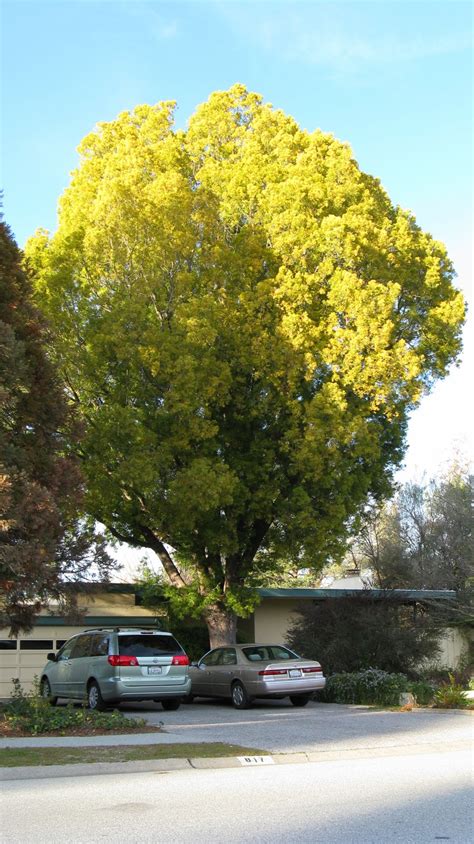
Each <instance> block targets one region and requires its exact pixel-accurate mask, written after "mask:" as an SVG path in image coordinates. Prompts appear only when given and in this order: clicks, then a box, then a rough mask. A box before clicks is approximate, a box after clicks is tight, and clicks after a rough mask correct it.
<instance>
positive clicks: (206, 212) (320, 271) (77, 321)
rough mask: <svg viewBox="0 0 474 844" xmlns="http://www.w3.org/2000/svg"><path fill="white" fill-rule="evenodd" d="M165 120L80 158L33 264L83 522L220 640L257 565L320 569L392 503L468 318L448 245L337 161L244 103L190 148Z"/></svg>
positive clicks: (206, 124) (234, 104)
mask: <svg viewBox="0 0 474 844" xmlns="http://www.w3.org/2000/svg"><path fill="white" fill-rule="evenodd" d="M173 110H174V103H170V102H165V103H159V104H158V105H156V106H147V105H143V106H138V107H137V108H135V109H134V111H132V112H125V113H123V114H121V115H119V117H118V118H117V120H115V121H112V122H110V123H102V124H99V125H98V126H97V128H96V130H95V131H94V132H93V133H92V134H90V135H88V136H87V137H86V138H85V139H84V140H83V141H82V143H81V145H80V147H79V152H80V156H81V160H80V165H79V167H78V169H77V170H76V171H75V172H74V173H73V176H72V180H71V184H70V186H69V188H68V189H67V190H66V192H65V193H64V195H63V197H62V199H61V202H60V216H59V226H58V230H57V232H56V234H55V235H54V236H53V237H51V238H49V236H48V235H47V233H45V232H41V231H40V232H39V233H37V235H36V237H35V238H33V239H32V240H31V241H30V243H29V246H28V256H29V260H30V263H31V265H32V266H33V267H34V269H35V272H36V289H37V295H38V297H39V300H40V302H41V305H42V307H43V308H44V309H45V311H46V312H47V314H48V316H49V319H50V320H51V323H52V325H53V326H54V329H55V332H56V356H57V360H58V362H59V364H60V366H61V368H62V372H63V374H64V378H65V381H66V383H67V385H68V389H69V393H70V396H71V400H73V401H75V402H76V403H77V405H78V408H79V411H80V413H81V415H82V417H83V420H84V432H85V433H84V440H83V443H82V451H81V457H82V461H83V465H84V471H85V473H86V476H87V480H88V487H89V507H90V512H91V513H92V514H93V515H94V516H95V517H96V518H97V519H99V520H100V521H102V522H104V523H105V524H106V525H107V526H108V527H109V528H110V529H111V531H112V532H113V533H114V534H115V535H116V536H117V537H119V538H121V539H123V540H126V541H127V542H131V543H132V544H134V545H137V546H147V547H150V548H153V549H154V550H155V551H157V552H158V554H159V555H160V557H161V560H162V562H163V565H164V567H165V570H166V572H167V575H168V577H169V579H170V581H171V583H172V584H173V585H174V586H177V587H182V590H183V591H181V592H180V594H181V595H183V596H184V595H186V596H187V600H188V605H189V606H190V607H193V608H194V609H195V611H196V612H197V611H203V612H204V616H205V617H206V618H207V620H208V623H209V624H210V625H211V641H219V640H226V639H227V640H228V639H229V638H231V636H232V630H233V613H234V612H235V611H237V612H244V611H245V608H246V606H247V607H248V603H247V604H246V603H245V598H244V596H245V592H244V591H243V589H244V587H245V586H246V585H248V584H249V583H251V580H252V570H253V566H254V561H255V560H256V557H257V558H258V565H259V571H260V572H261V570H262V565H265V564H268V565H271V564H272V560H273V559H275V558H278V556H280V559H281V555H282V553H284V554H286V555H292V556H293V557H295V558H296V557H297V558H298V559H300V560H301V564H302V565H303V564H304V565H312V566H314V567H317V566H319V565H321V562H322V561H323V560H326V559H327V557H328V555H335V554H337V553H338V550H339V547H340V543H341V539H342V538H343V537H344V533H345V530H346V529H347V525H348V524H349V522H350V520H351V519H352V518H353V517H354V516H355V515H356V514H357V513H358V511H359V510H360V508H361V506H362V505H363V503H364V502H365V500H366V499H367V496H368V495H375V496H380V495H383V494H384V493H386V492H387V491H388V487H389V481H390V477H391V473H392V472H393V469H394V467H396V466H397V464H398V463H399V461H400V459H401V457H402V453H403V445H404V435H405V427H406V421H407V414H408V412H409V411H410V410H411V409H412V408H413V407H414V406H415V405H416V403H417V401H418V400H419V398H420V396H421V394H422V392H423V390H424V389H425V388H426V387H429V385H430V384H431V383H432V381H433V380H434V379H436V378H438V377H441V376H443V375H444V374H445V373H446V370H447V367H448V365H449V364H450V362H451V361H453V360H454V359H455V358H456V355H457V354H458V352H459V348H460V339H459V336H460V329H461V324H462V321H463V314H464V303H463V300H462V297H461V295H460V293H459V292H457V291H456V290H455V289H454V287H453V285H452V279H453V275H454V272H453V267H452V265H451V263H450V261H449V259H448V257H447V255H446V251H445V249H444V247H443V245H442V244H440V243H438V242H436V241H434V240H433V239H432V238H431V237H430V235H429V234H425V233H424V232H423V231H421V229H420V228H419V227H418V226H417V224H416V222H415V220H414V218H413V217H412V216H411V215H410V214H409V213H406V212H404V211H402V210H400V209H399V208H396V207H394V206H393V205H392V204H391V202H390V200H389V198H388V196H387V194H386V193H385V192H384V190H383V188H382V187H381V186H380V183H379V182H378V181H377V180H376V179H374V178H372V177H370V176H368V175H366V174H364V173H362V172H361V171H360V169H359V167H358V165H357V163H356V161H355V160H354V159H353V157H352V153H351V150H350V148H349V147H348V146H347V145H346V144H342V143H340V142H339V141H338V140H336V139H335V138H334V137H332V136H331V135H328V134H324V133H323V132H320V131H316V132H313V133H309V132H307V131H303V130H301V129H300V128H299V126H298V125H297V123H296V122H295V121H294V120H293V119H292V118H291V117H289V116H287V115H286V114H284V113H283V112H282V111H279V110H276V109H274V108H273V107H272V106H271V105H269V104H266V103H264V102H263V101H262V98H261V97H260V96H259V95H257V94H253V93H249V92H248V91H247V90H246V89H245V88H244V87H243V86H242V85H236V86H234V87H233V88H231V89H230V90H229V91H224V92H216V93H214V94H212V96H211V97H210V98H209V100H208V101H207V102H206V103H204V104H203V105H201V106H200V107H199V108H198V109H197V110H196V113H195V114H194V115H193V116H192V118H191V119H190V121H189V125H188V128H187V130H186V131H177V130H175V129H174V127H173ZM170 547H171V548H172V549H174V552H173V551H170ZM219 630H220V632H219ZM213 631H214V632H213Z"/></svg>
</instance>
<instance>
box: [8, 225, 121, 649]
mask: <svg viewBox="0 0 474 844" xmlns="http://www.w3.org/2000/svg"><path fill="white" fill-rule="evenodd" d="M47 341H48V334H47V329H46V326H45V323H44V320H43V319H42V317H41V316H40V314H39V313H38V311H37V309H36V307H35V306H34V305H33V302H32V290H31V283H30V281H29V279H28V277H27V276H26V274H25V272H24V271H23V270H22V268H21V255H20V252H19V250H18V248H17V246H16V243H15V241H14V240H13V238H12V236H11V233H10V231H9V229H8V227H7V226H6V225H5V223H4V222H0V594H1V597H0V626H2V627H3V626H5V625H8V626H10V628H11V631H12V633H13V634H16V633H17V632H18V631H19V630H22V629H29V628H30V627H31V625H32V623H33V622H34V618H35V615H36V613H37V612H38V611H39V609H40V608H41V607H42V606H44V605H45V604H46V603H47V602H48V601H49V600H50V599H52V598H55V599H57V600H60V601H62V603H63V605H64V606H65V607H66V608H69V609H70V608H71V606H72V605H73V604H74V596H75V592H74V591H73V590H71V588H70V587H68V585H67V584H68V581H71V580H73V581H75V580H77V579H78V578H79V579H80V578H84V577H87V576H88V573H90V570H91V568H93V572H94V574H95V576H96V577H103V576H104V575H105V574H106V573H107V572H108V569H109V567H110V565H111V563H112V561H111V559H110V557H109V556H108V554H107V552H106V550H105V547H104V545H105V542H104V539H103V537H98V536H96V535H95V531H94V527H93V525H91V524H88V523H87V521H85V520H83V519H81V518H80V513H81V509H80V508H81V504H82V503H83V481H82V478H81V473H80V468H79V466H78V461H77V458H75V457H74V456H71V455H70V454H68V452H67V447H66V441H73V440H74V439H75V436H74V433H73V425H72V420H71V418H70V414H69V410H68V407H67V402H66V399H65V396H64V392H63V389H62V386H61V382H60V380H59V378H58V375H57V373H56V371H55V368H54V367H53V365H52V363H51V361H50V360H49V358H48V355H47V353H46V346H47Z"/></svg>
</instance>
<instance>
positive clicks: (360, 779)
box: [1, 751, 473, 844]
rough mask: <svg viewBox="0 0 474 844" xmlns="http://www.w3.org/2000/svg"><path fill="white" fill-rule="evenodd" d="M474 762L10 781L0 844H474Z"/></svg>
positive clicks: (387, 761)
mask: <svg viewBox="0 0 474 844" xmlns="http://www.w3.org/2000/svg"><path fill="white" fill-rule="evenodd" d="M470 764H471V758H470V753H469V752H468V751H458V752H445V753H425V754H421V755H417V754H413V755H411V754H410V753H409V752H408V754H407V755H404V756H396V757H391V756H388V757H384V758H376V759H374V758H372V759H370V758H369V759H366V758H363V757H361V758H358V759H355V760H352V761H351V762H350V764H348V763H347V762H345V761H328V762H317V763H312V764H306V765H294V764H290V765H284V766H278V765H266V766H262V767H254V768H252V767H247V768H238V769H235V768H234V769H225V770H193V771H189V770H182V771H169V772H167V773H163V772H160V773H146V774H145V773H139V774H122V775H117V776H114V777H112V776H105V777H104V776H90V777H65V778H62V779H48V778H42V779H37V778H36V777H35V775H34V774H32V778H31V779H28V780H23V781H18V782H13V781H10V782H4V783H3V785H2V790H3V798H2V816H1V822H2V823H1V826H2V838H1V840H2V844H44V842H46V841H47V842H48V844H70V842H74V844H89V842H91V844H92V842H94V844H95V842H98V841H99V842H107V844H108V843H109V842H110V844H116V842H121V841H126V842H127V844H148V842H150V844H151V842H153V844H156V842H160V844H187V842H192V844H221V842H223V841H230V842H232V844H244V842H245V844H253V842H255V844H256V842H259V844H266V842H268V844H270V842H271V844H286V843H287V842H291V844H300V842H301V844H306V842H308V844H309V842H312V844H318V842H321V844H322V842H324V844H359V842H360V844H395V842H397V844H428V842H437V841H449V842H451V844H470V842H471V841H472V832H473V830H472V825H471V823H472V814H471V809H470V806H471V803H470V796H471V795H470V788H471V776H470V774H471V771H470Z"/></svg>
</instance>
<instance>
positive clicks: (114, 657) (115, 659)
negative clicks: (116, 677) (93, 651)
mask: <svg viewBox="0 0 474 844" xmlns="http://www.w3.org/2000/svg"><path fill="white" fill-rule="evenodd" d="M107 660H108V662H109V663H110V665H113V666H114V667H115V666H117V665H138V659H137V658H136V656H125V655H123V654H121V655H120V656H119V655H118V654H110V656H108V657H107Z"/></svg>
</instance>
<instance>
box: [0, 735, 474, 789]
mask: <svg viewBox="0 0 474 844" xmlns="http://www.w3.org/2000/svg"><path fill="white" fill-rule="evenodd" d="M448 750H449V751H458V750H459V751H467V750H468V748H466V743H465V742H464V741H458V742H449V743H445V744H442V743H440V744H434V743H426V744H415V745H410V746H409V747H406V746H404V745H392V746H388V747H362V748H357V749H351V750H321V751H312V752H310V751H308V752H307V753H306V752H302V753H279V754H268V755H263V756H219V757H196V758H193V757H191V758H184V759H155V760H144V761H141V760H136V761H133V762H110V763H109V762H91V763H86V764H81V763H77V764H73V765H39V766H34V765H28V766H26V765H25V766H17V767H12V768H0V782H8V781H13V780H31V779H34V780H41V779H50V778H53V779H54V778H57V777H85V776H110V775H117V774H130V773H135V774H143V773H155V774H166V773H172V772H174V771H184V770H187V771H189V770H195V771H199V770H208V769H216V768H221V769H223V768H244V767H245V768H255V767H260V766H263V765H297V764H307V763H321V762H344V761H349V760H354V759H376V758H380V757H390V756H392V757H393V756H413V755H419V754H430V753H443V752H446V751H448Z"/></svg>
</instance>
